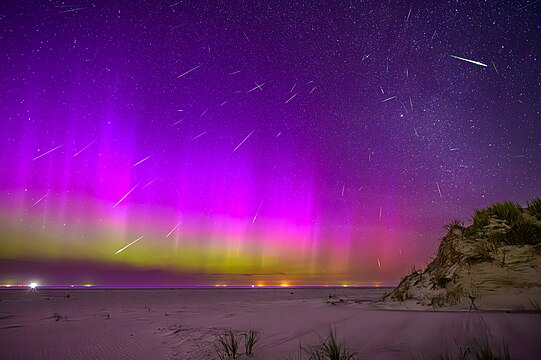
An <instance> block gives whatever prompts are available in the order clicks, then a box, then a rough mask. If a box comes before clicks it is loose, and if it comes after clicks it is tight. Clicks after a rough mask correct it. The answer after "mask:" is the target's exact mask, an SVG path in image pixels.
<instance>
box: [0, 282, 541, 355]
mask: <svg viewBox="0 0 541 360" xmlns="http://www.w3.org/2000/svg"><path fill="white" fill-rule="evenodd" d="M388 291H389V289H353V288H344V289H294V288H285V289H257V288H256V289H132V290H126V289H124V290H111V289H107V290H96V289H92V288H90V289H80V290H74V289H68V290H46V289H38V290H37V291H35V292H31V291H28V290H13V289H10V290H2V291H0V300H1V301H0V359H198V360H199V359H218V357H217V355H216V353H215V351H214V348H213V343H214V342H215V341H216V338H217V336H218V335H219V334H222V333H223V332H224V331H226V330H228V329H231V330H234V331H244V330H248V329H254V330H257V331H259V332H260V334H261V335H260V336H261V341H260V342H259V343H258V344H256V346H255V348H254V353H255V355H254V357H253V358H254V359H286V358H288V357H289V358H290V359H297V358H298V356H297V355H298V352H299V342H301V343H302V344H303V345H304V346H306V345H308V344H315V343H316V342H317V341H318V339H319V338H318V335H317V334H319V335H320V336H326V335H327V334H328V332H329V329H330V327H331V326H334V327H335V328H336V332H337V335H338V339H339V341H340V342H343V343H344V344H346V345H347V346H348V348H349V349H351V350H353V351H356V352H357V353H358V358H359V359H375V360H377V359H434V358H437V357H438V356H441V355H445V353H446V352H451V353H454V352H455V351H456V350H457V346H456V345H455V342H456V343H459V344H463V345H468V344H471V342H472V341H473V340H478V341H482V340H483V339H484V338H486V339H487V340H488V343H489V344H490V345H491V346H492V347H493V348H494V349H496V348H498V347H501V345H502V342H503V341H505V343H506V344H508V345H509V350H510V353H511V355H512V358H514V359H515V358H516V359H536V358H537V359H538V358H539V354H541V313H539V312H537V313H536V312H527V311H523V312H505V311H486V312H484V311H480V312H469V311H441V310H440V311H433V310H430V309H423V310H404V309H405V307H404V306H401V307H396V308H394V309H392V306H388V305H385V304H382V303H376V304H374V303H372V302H371V301H372V300H376V299H379V298H380V297H381V296H382V295H383V293H384V292H388ZM331 293H334V294H336V297H335V298H332V299H330V300H331V301H326V300H329V299H328V295H329V294H331ZM68 295H69V297H68ZM340 299H342V300H343V301H341V300H340ZM333 303H334V304H333ZM302 358H303V359H305V358H307V357H305V356H304V357H302Z"/></svg>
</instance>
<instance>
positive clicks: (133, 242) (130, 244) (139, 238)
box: [115, 235, 144, 255]
mask: <svg viewBox="0 0 541 360" xmlns="http://www.w3.org/2000/svg"><path fill="white" fill-rule="evenodd" d="M143 237H144V235H143V236H140V237H138V238H137V239H135V240H133V241H132V242H131V243H129V244H128V245H126V246H124V247H123V248H122V249H120V250H118V251H117V252H116V253H115V255H116V254H118V253H120V252H122V251H124V250H125V249H126V248H128V247H130V246H132V245H133V244H135V243H136V242H138V241H139V240H141V239H142V238H143Z"/></svg>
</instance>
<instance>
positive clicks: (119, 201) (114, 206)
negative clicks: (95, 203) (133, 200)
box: [113, 184, 139, 209]
mask: <svg viewBox="0 0 541 360" xmlns="http://www.w3.org/2000/svg"><path fill="white" fill-rule="evenodd" d="M138 186H139V184H137V185H135V186H134V187H133V188H132V189H131V190H130V191H128V192H127V193H126V195H124V196H123V197H122V199H120V200H118V202H117V203H116V204H115V205H113V209H114V208H116V207H117V205H118V204H120V203H121V202H122V201H123V200H124V199H125V198H126V197H127V196H128V195H130V193H131V192H132V191H133V190H135V188H136V187H138Z"/></svg>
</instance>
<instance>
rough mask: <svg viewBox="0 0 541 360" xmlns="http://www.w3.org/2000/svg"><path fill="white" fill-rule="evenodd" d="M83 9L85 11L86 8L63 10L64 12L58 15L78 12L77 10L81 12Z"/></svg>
mask: <svg viewBox="0 0 541 360" xmlns="http://www.w3.org/2000/svg"><path fill="white" fill-rule="evenodd" d="M83 9H86V8H85V7H80V8H76V9H69V10H64V11H61V12H59V14H63V13H68V12H74V11H79V10H83Z"/></svg>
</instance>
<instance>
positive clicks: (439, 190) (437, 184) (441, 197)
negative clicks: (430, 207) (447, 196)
mask: <svg viewBox="0 0 541 360" xmlns="http://www.w3.org/2000/svg"><path fill="white" fill-rule="evenodd" d="M436 186H437V187H438V193H439V194H440V199H443V196H441V189H440V184H439V183H438V182H437V181H436Z"/></svg>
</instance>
